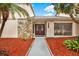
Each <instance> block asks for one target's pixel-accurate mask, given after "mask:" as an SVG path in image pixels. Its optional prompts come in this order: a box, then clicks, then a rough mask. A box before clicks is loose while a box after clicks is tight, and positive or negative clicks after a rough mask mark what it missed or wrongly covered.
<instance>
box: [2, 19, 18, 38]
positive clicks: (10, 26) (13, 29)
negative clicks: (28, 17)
mask: <svg viewBox="0 0 79 59" xmlns="http://www.w3.org/2000/svg"><path fill="white" fill-rule="evenodd" d="M17 34H18V31H17V20H8V21H7V22H6V24H5V27H4V30H3V33H2V37H3V38H16V37H17Z"/></svg>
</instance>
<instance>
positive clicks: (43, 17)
mask: <svg viewBox="0 0 79 59" xmlns="http://www.w3.org/2000/svg"><path fill="white" fill-rule="evenodd" d="M31 19H32V20H39V21H44V20H52V21H53V20H67V21H69V20H72V18H70V17H64V16H36V17H32V18H31ZM76 19H77V20H78V19H79V18H76Z"/></svg>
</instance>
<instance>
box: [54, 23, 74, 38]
mask: <svg viewBox="0 0 79 59" xmlns="http://www.w3.org/2000/svg"><path fill="white" fill-rule="evenodd" d="M56 23H58V24H71V26H72V27H71V28H72V29H71V35H55V24H56ZM72 35H73V23H72V22H54V36H56V37H57V36H58V37H59V36H72Z"/></svg>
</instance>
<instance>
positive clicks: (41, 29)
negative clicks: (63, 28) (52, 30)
mask: <svg viewBox="0 0 79 59" xmlns="http://www.w3.org/2000/svg"><path fill="white" fill-rule="evenodd" d="M35 35H36V36H44V35H45V24H35Z"/></svg>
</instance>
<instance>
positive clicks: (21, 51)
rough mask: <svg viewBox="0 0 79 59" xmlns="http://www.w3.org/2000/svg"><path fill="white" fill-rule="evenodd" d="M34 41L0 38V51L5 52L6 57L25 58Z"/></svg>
mask: <svg viewBox="0 0 79 59" xmlns="http://www.w3.org/2000/svg"><path fill="white" fill-rule="evenodd" d="M33 40H34V39H27V40H22V39H20V38H0V51H7V52H8V54H7V55H8V56H25V55H26V53H27V52H28V50H29V48H30V47H31V44H32V42H33Z"/></svg>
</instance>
